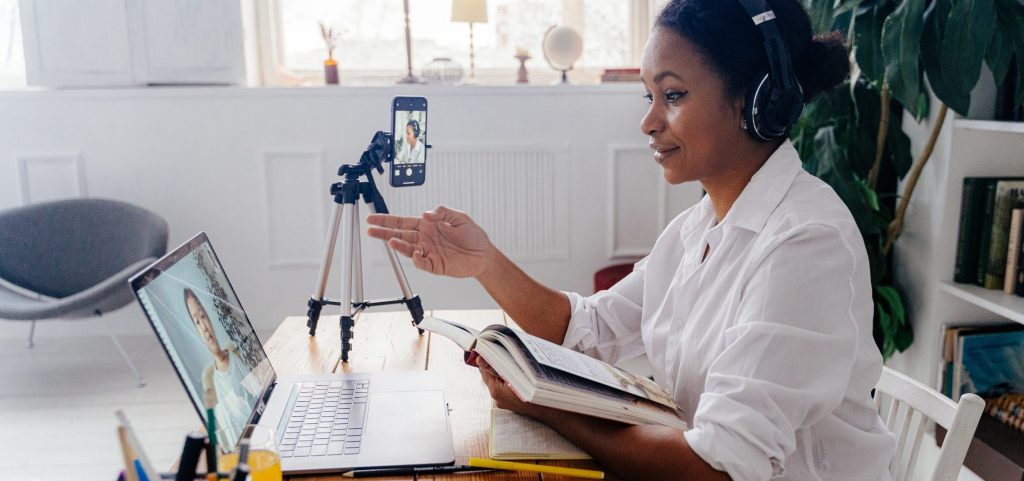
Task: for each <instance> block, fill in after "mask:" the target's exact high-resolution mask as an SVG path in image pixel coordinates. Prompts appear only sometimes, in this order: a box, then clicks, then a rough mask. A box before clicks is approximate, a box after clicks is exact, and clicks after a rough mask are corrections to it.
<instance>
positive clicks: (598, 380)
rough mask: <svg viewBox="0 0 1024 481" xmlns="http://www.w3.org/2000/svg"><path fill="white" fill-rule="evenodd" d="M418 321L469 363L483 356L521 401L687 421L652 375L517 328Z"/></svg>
mask: <svg viewBox="0 0 1024 481" xmlns="http://www.w3.org/2000/svg"><path fill="white" fill-rule="evenodd" d="M418 327H419V328H420V329H423V330H427V331H430V332H432V333H434V334H437V335H440V336H444V337H447V338H448V339H450V340H452V341H453V342H455V344H457V345H458V346H459V347H461V348H462V350H463V351H465V357H464V361H465V362H466V363H467V364H469V365H471V366H476V357H477V356H479V357H482V358H483V359H484V360H485V361H487V363H488V364H490V365H491V367H492V368H493V369H494V371H495V372H497V374H498V375H499V376H501V378H502V379H504V380H505V382H506V383H507V384H508V385H509V387H510V388H511V389H512V391H513V392H514V393H515V394H516V396H517V397H519V399H521V400H522V401H524V402H528V403H533V404H537V405H540V406H546V407H550V408H554V409H560V410H563V411H570V412H574V413H579V414H584V415H587V416H594V417H598V418H603V419H610V420H612V421H618V422H622V423H626V424H658V425H663V426H669V427H674V428H678V429H686V427H687V425H686V422H685V420H684V419H685V418H684V417H683V411H682V409H681V408H680V407H679V405H678V404H676V402H675V401H674V400H673V399H672V397H671V396H670V395H669V394H668V393H667V392H665V390H664V389H663V388H662V387H661V386H659V385H657V384H655V383H654V382H653V381H651V380H649V379H647V378H644V377H641V376H637V375H635V374H632V373H629V372H627V371H624V370H622V369H619V368H617V367H615V366H612V365H611V364H608V363H605V362H603V361H600V360H598V359H595V358H592V357H590V356H587V355H585V354H582V353H580V352H577V351H573V350H572V349H568V348H565V347H562V346H559V345H558V344H555V343H553V342H550V341H547V340H545V339H541V338H539V337H536V336H532V335H530V334H527V333H525V332H523V331H521V330H519V329H513V328H511V327H508V326H504V325H500V324H495V325H491V326H488V327H486V328H484V329H483V330H476V329H473V328H471V327H467V326H464V325H462V324H459V323H457V322H452V321H447V320H444V319H439V318H436V317H430V316H427V317H424V319H423V320H422V321H420V323H419V324H418Z"/></svg>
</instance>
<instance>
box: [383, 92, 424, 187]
mask: <svg viewBox="0 0 1024 481" xmlns="http://www.w3.org/2000/svg"><path fill="white" fill-rule="evenodd" d="M391 138H392V139H393V140H392V142H394V145H392V149H393V150H392V152H393V157H392V159H393V161H392V162H391V186H392V187H409V186H413V185H423V181H424V180H425V179H426V169H427V148H428V145H427V99H426V98H424V97H395V98H394V99H393V100H392V101H391Z"/></svg>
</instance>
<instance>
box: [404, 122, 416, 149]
mask: <svg viewBox="0 0 1024 481" xmlns="http://www.w3.org/2000/svg"><path fill="white" fill-rule="evenodd" d="M405 141H406V142H409V145H416V136H415V135H413V132H412V126H411V125H406V126H405Z"/></svg>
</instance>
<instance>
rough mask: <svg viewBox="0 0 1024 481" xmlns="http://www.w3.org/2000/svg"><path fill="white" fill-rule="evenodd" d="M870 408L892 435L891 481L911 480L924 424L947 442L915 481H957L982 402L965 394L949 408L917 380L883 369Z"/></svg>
mask: <svg viewBox="0 0 1024 481" xmlns="http://www.w3.org/2000/svg"><path fill="white" fill-rule="evenodd" d="M875 405H876V406H877V407H878V413H879V414H880V415H881V416H882V419H883V420H884V421H885V423H886V426H887V427H888V428H889V431H890V432H892V433H893V434H895V435H896V456H895V457H894V458H893V460H892V464H891V465H890V466H889V472H890V473H892V478H893V481H906V480H910V479H915V478H912V476H913V474H914V468H916V467H917V455H918V453H919V452H920V450H921V439H922V438H923V437H924V432H925V429H927V428H928V426H929V422H928V421H929V420H930V421H934V422H935V423H936V424H938V425H940V426H942V427H943V428H946V438H945V440H943V442H942V447H941V448H940V450H939V458H938V461H937V462H936V463H935V465H934V466H928V467H925V469H930V470H931V472H930V473H926V474H927V476H924V477H920V478H917V479H927V480H930V481H956V479H957V477H958V476H959V475H960V467H961V466H962V465H963V463H964V457H965V456H966V455H967V448H968V447H969V446H970V445H971V439H973V438H974V430H975V428H977V427H978V420H979V419H980V418H981V413H982V411H984V409H985V401H983V400H982V399H981V398H980V397H978V396H977V395H976V394H964V395H963V396H960V402H959V403H954V402H953V401H952V400H950V399H949V398H947V397H946V396H943V395H942V394H939V393H938V392H937V391H935V390H934V389H932V388H930V387H928V386H926V385H924V384H922V383H920V382H918V381H917V380H914V379H911V378H910V377H908V376H906V375H904V374H901V373H899V372H896V371H894V370H892V369H889V368H888V367H883V368H882V377H881V379H879V380H878V385H877V386H876V387H875Z"/></svg>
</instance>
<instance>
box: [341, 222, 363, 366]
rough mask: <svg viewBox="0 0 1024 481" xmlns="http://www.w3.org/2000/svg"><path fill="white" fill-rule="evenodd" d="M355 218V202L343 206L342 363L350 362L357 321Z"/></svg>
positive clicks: (356, 233)
mask: <svg viewBox="0 0 1024 481" xmlns="http://www.w3.org/2000/svg"><path fill="white" fill-rule="evenodd" d="M354 218H355V202H353V203H351V204H349V203H345V204H344V205H343V206H342V213H341V229H342V233H341V252H342V254H341V299H340V304H341V360H342V362H348V352H349V350H351V349H352V345H351V344H350V341H351V340H352V327H353V326H354V325H355V321H354V320H353V318H352V289H353V286H352V261H353V255H352V254H353V252H354V250H353V248H354V247H355V245H354V244H353V239H354V236H356V235H358V234H359V233H358V232H353V231H352V228H353V227H354V226H355V223H354V222H353V220H354Z"/></svg>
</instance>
